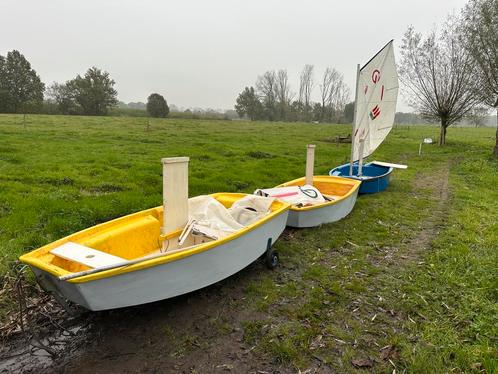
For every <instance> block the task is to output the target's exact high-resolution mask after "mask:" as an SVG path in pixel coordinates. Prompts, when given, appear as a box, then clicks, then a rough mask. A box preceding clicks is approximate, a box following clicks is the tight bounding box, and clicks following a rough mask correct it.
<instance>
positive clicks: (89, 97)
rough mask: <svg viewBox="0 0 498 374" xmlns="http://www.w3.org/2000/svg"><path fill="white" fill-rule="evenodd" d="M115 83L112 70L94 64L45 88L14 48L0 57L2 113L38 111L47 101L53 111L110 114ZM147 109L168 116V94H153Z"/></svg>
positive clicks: (157, 115) (115, 95) (155, 114)
mask: <svg viewBox="0 0 498 374" xmlns="http://www.w3.org/2000/svg"><path fill="white" fill-rule="evenodd" d="M114 84H115V82H114V80H113V79H112V78H111V77H110V75H109V73H108V72H106V71H102V70H100V69H98V68H96V67H91V68H90V69H88V70H87V71H86V73H85V75H84V76H80V75H79V74H78V75H77V76H76V77H75V78H74V79H71V80H69V81H67V82H65V83H57V82H54V83H53V84H52V85H50V86H49V87H48V89H47V90H45V84H44V83H43V82H42V81H41V79H40V77H39V75H38V74H37V73H36V71H35V70H34V69H33V68H32V67H31V64H30V63H29V61H28V60H27V59H26V58H25V57H24V56H23V55H22V54H21V53H20V52H19V51H16V50H14V51H11V52H8V53H7V56H5V57H4V56H0V113H26V112H36V111H39V109H40V108H41V107H42V105H44V104H45V105H48V106H52V107H54V110H51V112H52V113H59V114H84V115H95V116H100V115H106V114H107V113H108V111H109V109H110V108H112V107H114V106H116V105H117V104H118V100H117V95H118V93H117V91H116V90H115V89H114ZM44 94H45V99H46V100H45V102H44ZM147 112H148V114H149V115H150V116H152V117H166V116H167V115H168V114H169V107H168V104H167V102H166V100H165V99H164V97H163V96H162V95H160V94H157V93H153V94H151V95H150V96H149V98H148V100H147Z"/></svg>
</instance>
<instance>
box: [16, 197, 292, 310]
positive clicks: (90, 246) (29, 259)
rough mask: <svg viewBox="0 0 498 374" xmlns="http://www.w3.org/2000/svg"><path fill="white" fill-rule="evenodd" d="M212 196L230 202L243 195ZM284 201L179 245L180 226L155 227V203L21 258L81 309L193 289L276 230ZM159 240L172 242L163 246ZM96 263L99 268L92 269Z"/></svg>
mask: <svg viewBox="0 0 498 374" xmlns="http://www.w3.org/2000/svg"><path fill="white" fill-rule="evenodd" d="M210 196H212V197H214V198H215V199H216V200H217V201H219V202H220V203H222V204H223V205H224V206H225V207H226V208H229V207H230V206H231V205H232V204H233V203H234V202H235V201H237V200H239V199H241V198H243V197H244V196H246V195H245V194H237V193H218V194H213V195H210ZM288 209H289V205H288V204H285V203H282V202H280V201H278V200H275V201H274V202H273V203H272V205H271V207H270V212H269V213H268V214H267V215H266V216H264V217H263V218H262V219H261V220H259V221H257V222H255V223H253V224H250V225H248V226H246V227H244V228H243V229H241V230H239V231H238V232H234V233H232V234H231V235H228V236H226V237H224V238H222V239H218V240H209V239H205V238H204V239H202V240H201V242H200V243H199V242H197V243H196V242H195V241H196V240H197V241H198V240H199V239H195V238H193V237H191V238H188V239H187V241H186V242H185V243H184V248H176V245H177V243H178V240H177V239H178V237H179V236H180V234H181V231H182V230H177V231H174V232H171V233H167V234H166V235H161V234H160V232H161V227H162V219H163V207H162V206H161V207H157V208H153V209H148V210H144V211H142V212H138V213H134V214H130V215H128V216H125V217H121V218H117V219H115V220H112V221H109V222H106V223H102V224H100V225H97V226H94V227H91V228H88V229H86V230H83V231H80V232H77V233H75V234H72V235H69V236H67V237H65V238H62V239H60V240H57V241H55V242H53V243H50V244H48V245H46V246H44V247H41V248H39V249H37V250H34V251H32V252H29V253H27V254H25V255H23V256H21V257H20V260H21V261H22V262H24V263H26V264H28V265H29V266H30V267H31V269H32V270H33V272H34V273H35V275H36V278H37V280H38V282H39V283H40V284H41V285H42V287H43V288H44V289H46V290H47V291H50V292H55V293H56V294H58V295H59V296H63V297H64V298H66V299H69V300H71V301H73V302H75V303H77V304H79V305H82V306H84V307H85V308H87V309H90V310H104V309H113V308H121V307H125V306H130V305H137V304H144V303H149V302H152V301H156V300H162V299H167V298H170V297H174V296H178V295H181V294H185V293H188V292H191V291H194V290H198V289H200V288H203V287H206V286H208V285H210V284H213V283H216V282H218V281H220V280H222V279H225V278H227V277H229V276H231V275H233V274H235V273H236V272H238V271H240V270H241V269H243V268H245V267H246V266H247V265H249V264H250V263H252V262H253V261H255V260H256V259H258V258H259V257H260V256H262V255H263V254H264V253H265V251H266V250H267V248H268V245H269V244H270V245H271V243H273V242H274V241H276V240H277V238H278V237H279V236H280V234H281V233H282V231H283V230H284V228H285V223H286V221H287V215H288ZM165 240H166V241H168V242H169V243H170V244H169V245H168V249H167V250H166V252H162V250H163V249H162V248H163V241H165ZM57 248H63V249H67V250H68V251H67V252H68V253H71V256H70V257H72V258H73V259H72V260H69V259H67V257H68V256H65V255H64V253H63V251H60V252H58V251H54V250H55V249H57ZM54 252H55V253H54ZM64 257H66V258H64ZM85 264H86V265H85ZM93 264H97V266H96V267H95V268H93V267H92V265H93ZM120 264H121V266H120ZM99 267H100V270H101V271H95V269H97V270H99ZM106 268H107V270H106Z"/></svg>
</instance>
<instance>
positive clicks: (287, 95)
mask: <svg viewBox="0 0 498 374" xmlns="http://www.w3.org/2000/svg"><path fill="white" fill-rule="evenodd" d="M275 97H276V101H277V105H278V112H279V113H278V114H279V117H280V118H279V119H281V120H285V119H286V117H287V112H288V109H289V106H290V103H291V101H292V97H293V95H292V93H291V88H290V84H289V76H288V74H287V70H285V69H281V70H279V71H278V72H277V75H276V79H275Z"/></svg>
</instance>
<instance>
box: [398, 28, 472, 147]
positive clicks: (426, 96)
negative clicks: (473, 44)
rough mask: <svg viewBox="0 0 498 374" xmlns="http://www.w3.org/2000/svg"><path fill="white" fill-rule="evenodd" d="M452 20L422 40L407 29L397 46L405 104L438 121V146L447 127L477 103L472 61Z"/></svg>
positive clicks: (443, 139)
mask: <svg viewBox="0 0 498 374" xmlns="http://www.w3.org/2000/svg"><path fill="white" fill-rule="evenodd" d="M454 21H455V20H453V19H449V20H448V22H447V24H446V26H445V28H444V30H442V32H441V33H440V34H438V33H437V32H436V30H434V31H432V32H431V33H429V35H428V36H427V37H426V38H425V39H422V35H421V34H420V33H416V32H415V30H414V28H413V26H410V27H409V28H408V30H407V31H406V33H405V35H404V38H403V45H402V47H401V56H402V59H401V67H400V77H401V81H402V82H403V84H404V89H405V91H406V93H407V94H408V97H409V105H410V106H412V107H413V108H415V109H416V110H417V111H419V112H420V114H421V115H422V116H423V117H424V118H426V119H431V120H438V121H440V123H441V132H440V137H439V144H440V145H444V144H445V142H446V129H447V128H448V126H450V125H451V124H453V123H455V122H457V121H458V120H460V119H461V118H462V117H463V116H465V115H466V114H467V113H468V112H470V111H471V110H472V108H473V107H474V106H475V105H476V104H477V103H478V101H479V98H478V96H477V95H476V90H475V82H476V74H475V69H474V68H473V66H472V59H471V56H470V54H469V53H467V51H466V50H465V49H464V48H463V46H462V43H461V38H460V37H459V33H458V32H457V28H456V26H455V22H454Z"/></svg>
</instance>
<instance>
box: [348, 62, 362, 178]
mask: <svg viewBox="0 0 498 374" xmlns="http://www.w3.org/2000/svg"><path fill="white" fill-rule="evenodd" d="M359 86H360V64H358V65H356V92H355V94H354V114H353V132H352V133H351V163H350V164H349V175H353V161H354V160H353V158H354V140H355V138H356V134H355V132H356V118H357V114H356V112H357V111H358V91H359Z"/></svg>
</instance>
